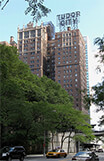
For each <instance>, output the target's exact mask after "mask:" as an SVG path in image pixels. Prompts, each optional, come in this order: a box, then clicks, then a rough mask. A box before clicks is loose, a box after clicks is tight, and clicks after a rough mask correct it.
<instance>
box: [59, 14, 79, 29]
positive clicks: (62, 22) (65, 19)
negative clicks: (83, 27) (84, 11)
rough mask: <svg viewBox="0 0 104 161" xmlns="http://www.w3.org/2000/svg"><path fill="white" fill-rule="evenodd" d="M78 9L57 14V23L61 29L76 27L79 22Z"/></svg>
mask: <svg viewBox="0 0 104 161" xmlns="http://www.w3.org/2000/svg"><path fill="white" fill-rule="evenodd" d="M79 17H80V11H76V12H72V13H66V14H61V15H57V25H58V26H59V27H60V30H61V29H65V27H67V26H70V27H71V29H77V28H78V23H79Z"/></svg>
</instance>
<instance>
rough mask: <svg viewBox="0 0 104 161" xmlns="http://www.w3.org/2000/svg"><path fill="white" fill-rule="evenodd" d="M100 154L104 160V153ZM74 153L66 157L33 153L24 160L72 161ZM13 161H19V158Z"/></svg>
mask: <svg viewBox="0 0 104 161" xmlns="http://www.w3.org/2000/svg"><path fill="white" fill-rule="evenodd" d="M96 154H97V155H98V156H99V161H104V153H96ZM71 158H72V155H68V156H67V157H66V158H48V159H47V158H46V157H45V156H42V155H41V156H39V155H33V156H27V157H26V158H25V159H24V161H54V160H55V161H71ZM12 161H18V160H17V159H15V160H12Z"/></svg>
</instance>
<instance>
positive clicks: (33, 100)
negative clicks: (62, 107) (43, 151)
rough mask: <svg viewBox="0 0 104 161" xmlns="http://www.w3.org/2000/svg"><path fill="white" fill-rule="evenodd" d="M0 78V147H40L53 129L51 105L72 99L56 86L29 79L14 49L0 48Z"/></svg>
mask: <svg viewBox="0 0 104 161" xmlns="http://www.w3.org/2000/svg"><path fill="white" fill-rule="evenodd" d="M0 75H1V77H0V78H1V81H0V87H1V88H0V96H1V97H0V98H1V106H0V123H1V126H2V145H6V144H8V145H10V144H12V145H14V144H20V143H21V144H23V145H24V144H25V146H26V145H29V146H30V145H40V144H41V145H42V144H43V132H44V131H46V132H47V131H49V130H50V131H54V130H55V128H56V125H55V124H54V126H53V127H52V126H51V125H52V120H55V118H56V113H54V111H55V108H54V107H53V105H54V106H55V105H56V104H67V103H70V102H72V98H71V97H69V95H68V93H67V92H66V91H65V90H64V89H62V88H61V86H60V85H58V83H55V82H53V81H52V80H51V79H48V78H47V77H42V78H39V77H37V76H36V75H33V74H32V73H31V71H30V68H29V66H28V65H26V64H24V63H23V62H22V61H20V60H19V58H18V53H17V49H16V48H14V47H8V46H5V45H0ZM50 96H52V98H51V97H50ZM43 102H44V103H43ZM53 113H54V114H53ZM43 120H44V126H43ZM43 127H44V128H43ZM24 140H25V141H24Z"/></svg>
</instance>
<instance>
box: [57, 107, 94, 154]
mask: <svg viewBox="0 0 104 161" xmlns="http://www.w3.org/2000/svg"><path fill="white" fill-rule="evenodd" d="M56 112H57V114H58V116H57V124H56V125H57V126H56V131H57V132H61V133H62V138H61V148H62V147H63V143H64V141H65V140H66V139H68V148H67V152H68V153H69V149H70V143H71V140H72V139H74V140H76V141H81V142H82V143H84V142H89V141H91V140H93V139H94V136H93V134H92V128H91V126H90V124H89V123H88V122H89V120H90V118H89V116H88V115H84V114H83V113H82V112H81V111H79V110H76V109H74V108H72V105H71V104H67V105H60V106H58V107H57V108H56ZM66 133H67V135H66Z"/></svg>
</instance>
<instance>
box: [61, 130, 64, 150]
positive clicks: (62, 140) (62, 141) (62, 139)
mask: <svg viewBox="0 0 104 161" xmlns="http://www.w3.org/2000/svg"><path fill="white" fill-rule="evenodd" d="M64 136H65V132H63V135H62V138H61V149H62V147H63V143H64Z"/></svg>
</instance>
